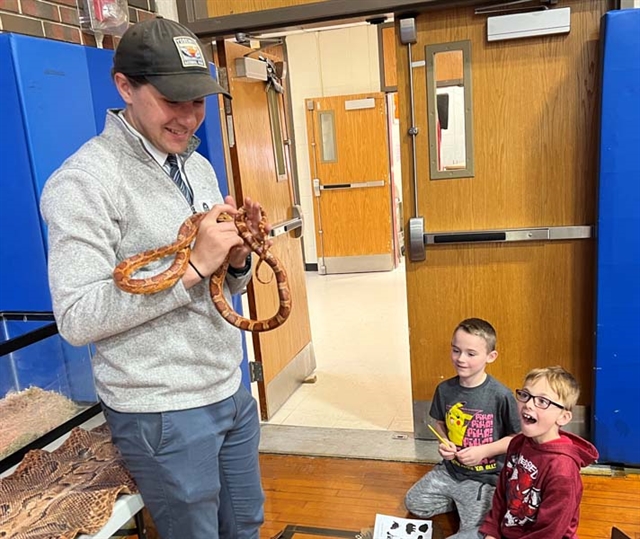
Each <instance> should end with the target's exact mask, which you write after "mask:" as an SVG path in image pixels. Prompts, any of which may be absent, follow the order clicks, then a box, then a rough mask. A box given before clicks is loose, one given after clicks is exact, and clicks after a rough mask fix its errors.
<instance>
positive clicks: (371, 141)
mask: <svg viewBox="0 0 640 539" xmlns="http://www.w3.org/2000/svg"><path fill="white" fill-rule="evenodd" d="M305 104H306V111H307V112H306V115H307V134H308V139H309V160H310V167H311V174H312V176H313V180H312V181H313V189H314V197H315V204H314V210H315V211H314V217H315V225H316V245H317V253H318V270H319V272H320V273H321V274H327V273H351V272H363V271H385V270H391V269H393V268H394V267H395V257H394V252H393V231H392V218H391V204H392V199H391V185H390V181H389V146H388V141H387V115H386V103H385V94H383V93H373V94H357V95H348V96H335V97H322V98H312V99H307V100H306V103H305Z"/></svg>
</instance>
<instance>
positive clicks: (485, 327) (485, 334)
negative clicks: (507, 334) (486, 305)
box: [453, 318, 497, 353]
mask: <svg viewBox="0 0 640 539" xmlns="http://www.w3.org/2000/svg"><path fill="white" fill-rule="evenodd" d="M459 329H461V330H463V331H465V332H466V333H468V334H469V335H476V336H477V337H480V338H481V339H484V342H486V343H487V352H489V353H491V352H493V351H494V350H495V349H496V340H497V337H496V330H495V329H493V326H492V325H491V324H489V322H487V321H486V320H482V318H467V319H466V320H463V321H462V322H460V323H459V324H458V325H457V326H456V329H454V330H453V334H454V335H455V334H456V331H458V330H459Z"/></svg>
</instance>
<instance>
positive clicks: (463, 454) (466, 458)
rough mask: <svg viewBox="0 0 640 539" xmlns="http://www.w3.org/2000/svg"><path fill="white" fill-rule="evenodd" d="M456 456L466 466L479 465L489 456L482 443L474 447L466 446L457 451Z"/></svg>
mask: <svg viewBox="0 0 640 539" xmlns="http://www.w3.org/2000/svg"><path fill="white" fill-rule="evenodd" d="M456 457H457V459H458V462H459V463H460V464H464V465H465V466H477V465H478V464H480V462H481V461H483V460H484V459H485V458H487V455H486V454H485V451H484V448H483V447H482V446H481V445H478V446H473V447H465V448H464V449H461V450H460V451H458V452H457V454H456Z"/></svg>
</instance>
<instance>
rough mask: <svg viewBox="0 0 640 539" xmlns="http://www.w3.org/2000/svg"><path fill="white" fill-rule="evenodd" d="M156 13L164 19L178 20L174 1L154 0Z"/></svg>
mask: <svg viewBox="0 0 640 539" xmlns="http://www.w3.org/2000/svg"><path fill="white" fill-rule="evenodd" d="M156 13H157V14H158V15H162V16H163V17H164V18H165V19H171V20H173V21H177V20H178V8H177V7H176V0H156Z"/></svg>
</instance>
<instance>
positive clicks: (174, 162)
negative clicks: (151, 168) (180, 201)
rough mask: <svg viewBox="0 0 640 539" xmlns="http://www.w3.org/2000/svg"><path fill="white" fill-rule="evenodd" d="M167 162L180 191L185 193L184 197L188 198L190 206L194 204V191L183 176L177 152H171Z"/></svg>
mask: <svg viewBox="0 0 640 539" xmlns="http://www.w3.org/2000/svg"><path fill="white" fill-rule="evenodd" d="M167 164H168V165H169V176H171V179H172V180H173V183H175V184H176V185H177V186H178V189H180V192H181V193H182V194H183V195H184V198H186V199H187V202H188V203H189V205H190V206H192V205H193V191H192V190H191V187H190V186H189V184H188V183H187V182H185V181H184V179H183V178H182V173H181V172H180V167H179V166H178V158H177V157H176V155H175V154H173V153H170V154H169V155H168V156H167Z"/></svg>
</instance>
